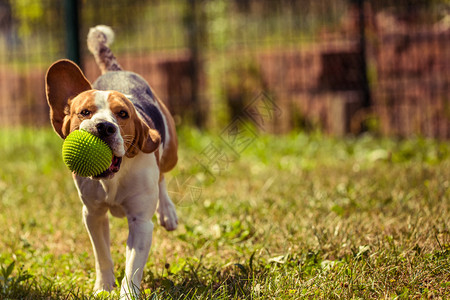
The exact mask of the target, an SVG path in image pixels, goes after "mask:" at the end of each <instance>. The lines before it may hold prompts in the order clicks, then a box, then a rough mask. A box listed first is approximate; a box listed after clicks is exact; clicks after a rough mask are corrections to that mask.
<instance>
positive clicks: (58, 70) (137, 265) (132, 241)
mask: <svg viewBox="0 0 450 300" xmlns="http://www.w3.org/2000/svg"><path fill="white" fill-rule="evenodd" d="M113 34H114V33H113V31H112V30H111V29H110V28H109V27H107V26H103V25H100V26H97V27H94V28H91V29H90V31H89V34H88V39H87V42H88V48H89V50H90V51H91V53H92V54H93V55H94V57H95V60H96V62H97V64H98V65H99V67H100V69H101V71H102V75H101V76H100V77H99V78H98V79H97V80H96V81H95V82H94V83H93V84H92V85H91V84H90V83H89V81H88V80H87V79H86V77H85V76H84V75H83V73H82V71H81V70H80V68H79V67H78V66H77V65H76V64H74V63H73V62H71V61H69V60H59V61H57V62H55V63H54V64H53V65H51V66H50V68H49V69H48V71H47V74H46V93H47V101H48V104H49V106H50V119H51V123H52V125H53V128H54V130H55V131H56V133H57V134H58V135H59V136H60V137H61V138H63V139H64V138H65V137H66V136H67V135H68V134H69V133H70V132H72V131H74V130H78V129H84V130H86V131H88V132H90V133H91V134H93V135H95V136H98V137H100V138H101V139H102V140H103V141H105V142H106V143H107V144H108V145H109V147H110V148H111V149H112V152H113V159H112V161H111V165H110V167H109V168H108V169H107V170H106V171H104V172H103V173H102V174H100V175H98V176H96V177H94V178H85V177H80V176H78V175H77V174H73V179H74V182H75V185H76V188H77V190H78V194H79V197H80V199H81V201H82V203H83V221H84V224H85V226H86V229H87V231H88V233H89V237H90V240H91V242H92V246H93V250H94V255H95V269H96V276H97V277H96V282H95V287H94V289H95V291H96V292H100V291H111V290H112V289H113V288H114V287H115V277H114V268H113V261H112V259H111V254H110V241H109V223H108V214H107V213H108V211H109V212H110V213H111V214H112V215H113V216H115V217H127V220H128V229H129V235H128V240H127V249H126V267H125V277H124V278H123V280H122V285H121V291H120V294H121V295H133V296H138V295H139V286H140V282H141V279H142V274H143V269H144V267H145V263H146V261H147V259H148V255H149V251H150V246H151V243H152V231H153V223H152V216H153V215H154V213H155V211H157V212H158V218H159V222H160V224H161V225H162V226H164V227H165V228H166V229H167V230H169V231H171V230H175V229H176V228H177V225H178V218H177V214H176V212H175V206H174V204H173V203H172V201H171V200H170V198H169V195H168V193H167V188H166V182H165V180H164V173H165V172H168V171H170V170H171V169H172V168H174V166H175V165H176V163H177V148H178V142H177V136H176V132H175V123H174V120H173V118H172V116H171V115H170V113H169V111H168V109H167V108H166V106H165V105H164V104H163V103H162V102H161V101H160V100H159V99H158V97H157V96H156V95H155V93H154V92H153V90H152V89H151V88H150V86H149V85H148V83H147V82H146V81H145V80H144V79H143V78H142V77H141V76H139V75H138V74H135V73H132V72H128V71H123V70H122V68H121V66H120V65H119V63H118V62H117V60H116V58H115V56H114V55H113V53H112V52H111V50H110V48H109V44H110V43H111V42H112V39H113Z"/></svg>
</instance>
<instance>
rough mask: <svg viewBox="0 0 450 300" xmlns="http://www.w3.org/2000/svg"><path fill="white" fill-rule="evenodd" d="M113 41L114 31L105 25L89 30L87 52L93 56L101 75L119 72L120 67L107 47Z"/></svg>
mask: <svg viewBox="0 0 450 300" xmlns="http://www.w3.org/2000/svg"><path fill="white" fill-rule="evenodd" d="M113 41H114V31H113V30H112V29H111V27H109V26H106V25H98V26H95V27H92V28H91V29H90V30H89V33H88V36H87V45H88V49H89V51H91V53H92V54H93V55H94V57H95V61H96V62H97V65H98V66H99V68H100V70H101V71H102V74H104V73H106V72H108V71H120V70H122V67H121V66H120V64H119V63H118V62H117V59H116V57H115V56H114V54H113V53H112V51H111V49H110V48H109V45H111V44H112V42H113Z"/></svg>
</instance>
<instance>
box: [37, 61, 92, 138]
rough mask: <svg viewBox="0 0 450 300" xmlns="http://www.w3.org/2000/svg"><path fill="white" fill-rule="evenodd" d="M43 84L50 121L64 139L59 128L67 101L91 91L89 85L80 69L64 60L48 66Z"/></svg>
mask: <svg viewBox="0 0 450 300" xmlns="http://www.w3.org/2000/svg"><path fill="white" fill-rule="evenodd" d="M45 84H46V87H45V89H46V94H47V102H48V105H49V106H50V120H51V121H52V125H53V128H54V129H55V131H56V133H58V135H59V136H60V137H61V138H64V134H63V132H62V129H61V128H62V126H63V122H64V117H65V113H64V110H65V109H66V107H67V105H68V101H69V100H70V99H72V98H74V97H75V96H77V95H78V94H80V93H81V92H84V91H87V90H90V89H92V87H91V84H90V83H89V81H88V80H87V79H86V77H85V76H84V75H83V72H82V71H81V70H80V68H79V67H78V66H77V65H76V64H75V63H73V62H71V61H70V60H66V59H62V60H58V61H57V62H55V63H54V64H53V65H51V66H50V68H49V69H48V71H47V75H46V76H45Z"/></svg>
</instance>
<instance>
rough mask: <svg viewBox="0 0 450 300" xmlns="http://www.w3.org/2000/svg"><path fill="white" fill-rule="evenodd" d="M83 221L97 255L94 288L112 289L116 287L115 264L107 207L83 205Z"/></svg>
mask: <svg viewBox="0 0 450 300" xmlns="http://www.w3.org/2000/svg"><path fill="white" fill-rule="evenodd" d="M83 221H84V224H85V225H86V229H87V231H88V233H89V237H90V239H91V243H92V247H93V249H94V255H95V270H96V275H97V276H96V280H95V286H94V290H95V291H96V292H100V291H111V290H112V289H113V288H114V287H115V278H114V266H113V261H112V258H111V252H110V247H109V221H108V215H107V209H106V208H102V209H92V208H91V209H88V207H87V206H83Z"/></svg>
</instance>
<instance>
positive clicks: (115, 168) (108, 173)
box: [94, 155, 122, 179]
mask: <svg viewBox="0 0 450 300" xmlns="http://www.w3.org/2000/svg"><path fill="white" fill-rule="evenodd" d="M121 162H122V157H118V156H115V155H113V158H112V161H111V165H110V166H109V168H108V169H106V170H105V171H103V173H101V174H100V175H97V176H95V177H94V178H95V179H111V178H112V177H113V176H114V174H116V173H117V172H119V170H120V163H121Z"/></svg>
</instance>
